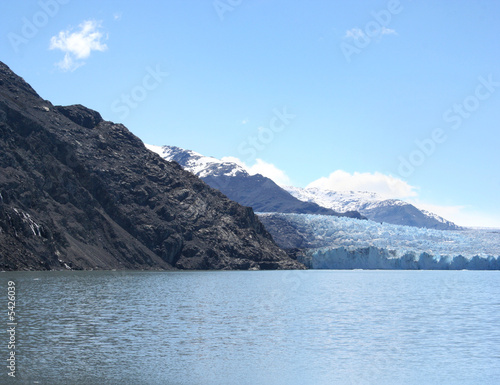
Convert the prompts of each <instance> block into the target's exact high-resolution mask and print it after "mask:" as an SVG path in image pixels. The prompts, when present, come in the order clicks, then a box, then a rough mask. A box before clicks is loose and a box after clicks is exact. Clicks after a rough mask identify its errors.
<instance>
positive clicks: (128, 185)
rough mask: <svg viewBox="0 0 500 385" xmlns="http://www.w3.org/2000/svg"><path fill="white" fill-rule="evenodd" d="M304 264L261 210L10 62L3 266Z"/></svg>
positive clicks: (0, 225) (1, 139) (4, 107)
mask: <svg viewBox="0 0 500 385" xmlns="http://www.w3.org/2000/svg"><path fill="white" fill-rule="evenodd" d="M172 267H175V268H179V269H281V268H303V266H302V265H301V264H299V263H297V262H296V261H294V260H292V259H290V258H289V257H288V256H287V255H286V254H285V252H284V251H283V250H281V249H280V248H279V247H278V246H276V244H275V243H274V242H273V240H272V238H271V236H270V235H269V233H267V231H266V230H265V229H264V227H263V225H262V224H261V222H260V221H259V220H258V218H257V217H256V216H255V215H254V214H253V212H252V210H251V209H250V208H247V207H243V206H241V205H239V204H237V203H235V202H232V201H230V200H229V199H227V198H226V197H225V196H224V195H222V194H221V193H220V192H218V191H216V190H214V189H212V188H210V187H209V186H208V185H207V184H205V183H204V182H202V181H201V180H200V179H199V178H197V177H195V176H194V175H192V174H191V173H189V172H186V171H184V170H183V169H182V168H181V167H179V166H178V165H177V164H176V163H171V162H166V161H165V160H163V159H162V158H161V157H159V156H158V155H156V154H154V153H152V152H151V151H149V150H147V149H146V147H145V146H144V145H143V143H142V142H141V141H140V140H139V139H138V138H137V137H135V136H134V135H133V134H132V133H130V132H129V131H128V130H127V129H126V128H125V127H124V126H123V125H120V124H114V123H112V122H107V121H104V120H103V119H102V118H101V116H100V115H99V113H97V112H95V111H92V110H89V109H87V108H85V107H83V106H79V105H77V106H68V107H60V106H53V105H52V104H51V103H50V102H48V101H46V100H43V99H42V98H40V97H39V96H38V94H37V93H36V92H35V91H34V90H33V89H32V88H31V87H30V86H29V85H28V84H27V83H26V82H25V81H24V80H23V79H21V78H20V77H18V76H17V75H15V74H14V73H13V72H12V71H11V70H10V69H9V68H8V67H7V66H6V65H5V64H3V63H1V62H0V269H1V270H19V269H30V270H33V269H38V270H44V269H61V268H63V269H64V268H72V269H96V268H97V269H169V268H172Z"/></svg>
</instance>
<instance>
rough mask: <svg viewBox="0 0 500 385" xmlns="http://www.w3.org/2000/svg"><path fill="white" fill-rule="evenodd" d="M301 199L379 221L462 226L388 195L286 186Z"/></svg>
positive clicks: (445, 227) (442, 227)
mask: <svg viewBox="0 0 500 385" xmlns="http://www.w3.org/2000/svg"><path fill="white" fill-rule="evenodd" d="M284 189H285V190H287V191H288V192H289V193H290V194H292V195H293V196H295V197H296V198H297V199H300V200H303V201H305V202H314V203H317V204H318V205H321V206H323V207H328V208H331V209H333V210H337V211H340V212H342V211H347V210H356V211H359V212H360V213H361V214H362V215H364V216H366V217H367V218H368V219H371V220H373V221H375V222H385V223H390V224H394V225H406V226H414V227H426V228H429V229H437V230H459V229H461V227H460V226H457V225H456V224H454V223H453V222H451V221H448V220H446V219H444V218H442V217H440V216H438V215H436V214H434V213H431V212H429V211H426V210H420V209H418V208H417V207H415V206H414V205H412V204H410V203H408V202H405V201H403V200H400V199H387V198H384V197H382V196H380V195H379V194H377V193H373V192H368V191H335V190H327V189H320V188H315V187H311V188H305V189H304V188H300V187H293V186H286V187H284Z"/></svg>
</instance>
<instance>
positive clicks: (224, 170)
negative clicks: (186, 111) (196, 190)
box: [145, 144, 249, 178]
mask: <svg viewBox="0 0 500 385" xmlns="http://www.w3.org/2000/svg"><path fill="white" fill-rule="evenodd" d="M145 146H146V147H147V148H148V149H149V150H150V151H153V152H156V153H157V154H158V155H160V156H161V157H162V158H164V159H166V160H170V161H174V162H177V163H179V164H180V165H181V166H182V168H184V169H185V170H188V171H190V172H192V173H193V174H195V175H196V176H198V177H200V178H204V177H207V176H223V175H224V176H249V174H248V172H247V171H246V170H245V169H244V168H243V167H241V166H240V165H238V164H237V163H233V162H225V161H222V160H219V159H216V158H213V157H211V156H204V155H201V154H199V153H197V152H194V151H191V150H185V149H183V148H180V147H175V146H154V145H151V144H146V145H145Z"/></svg>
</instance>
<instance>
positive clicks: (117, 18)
mask: <svg viewBox="0 0 500 385" xmlns="http://www.w3.org/2000/svg"><path fill="white" fill-rule="evenodd" d="M121 18H122V13H121V12H116V13H114V14H113V19H115V20H121Z"/></svg>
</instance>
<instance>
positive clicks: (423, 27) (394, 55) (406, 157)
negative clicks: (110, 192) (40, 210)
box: [0, 0, 500, 227]
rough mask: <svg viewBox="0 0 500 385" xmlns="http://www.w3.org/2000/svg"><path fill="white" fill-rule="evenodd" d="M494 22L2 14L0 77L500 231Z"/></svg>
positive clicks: (231, 8)
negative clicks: (0, 68) (8, 72)
mask: <svg viewBox="0 0 500 385" xmlns="http://www.w3.org/2000/svg"><path fill="white" fill-rule="evenodd" d="M499 17H500V2H497V1H493V0H488V1H485V0H477V1H465V0H459V1H455V2H448V1H446V2H445V1H438V2H436V1H431V0H425V1H424V0H421V1H411V0H390V1H379V0H369V1H368V0H367V1H352V0H337V1H327V0H311V1H295V0H191V1H188V0H168V1H141V2H139V1H124V0H121V1H95V0H86V1H81V0H39V1H38V0H37V1H31V0H26V1H22V2H21V1H8V2H7V1H3V2H1V5H0V60H1V61H3V62H4V63H5V64H7V65H8V66H9V67H10V68H11V69H12V70H13V71H14V72H16V73H17V74H18V75H20V76H22V77H23V78H24V79H25V80H26V81H27V82H28V83H30V84H31V85H32V86H33V88H34V89H35V90H36V91H37V92H38V93H39V94H40V95H41V96H42V97H43V98H44V99H47V100H50V101H51V102H52V103H53V104H60V105H70V104H83V105H85V106H87V107H89V108H92V109H95V110H97V111H99V112H100V113H101V115H102V116H103V118H104V119H106V120H111V121H114V122H119V123H123V124H125V125H126V126H127V127H128V128H129V129H130V130H131V131H132V132H133V133H134V134H136V135H137V136H138V137H140V138H141V139H142V140H143V141H144V142H145V143H148V144H154V145H175V146H179V147H182V148H186V149H190V150H194V151H196V152H199V153H201V154H203V155H208V156H214V157H217V158H223V157H229V159H237V160H238V161H239V162H240V163H242V164H245V165H246V166H247V167H248V168H249V169H251V170H253V171H254V172H261V173H263V174H265V175H266V176H270V177H272V178H273V179H274V180H275V181H276V182H278V183H280V184H288V185H294V186H298V187H307V186H315V187H322V188H329V189H334V190H363V191H374V192H378V193H381V194H383V195H384V196H387V197H392V198H401V199H405V200H407V201H409V202H411V203H414V204H415V205H417V207H419V208H424V209H428V210H430V211H433V212H435V213H437V214H439V215H442V216H443V217H445V218H446V219H449V220H452V221H454V222H455V223H457V224H459V225H464V226H484V227H500V194H499V191H500V173H499V165H500V151H498V148H499V144H500V130H499V128H500V40H499V39H498V37H499V36H500V23H498V19H499Z"/></svg>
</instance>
